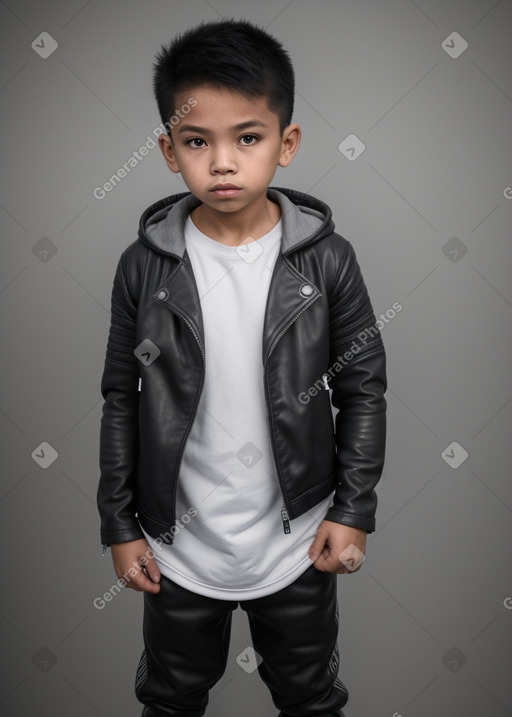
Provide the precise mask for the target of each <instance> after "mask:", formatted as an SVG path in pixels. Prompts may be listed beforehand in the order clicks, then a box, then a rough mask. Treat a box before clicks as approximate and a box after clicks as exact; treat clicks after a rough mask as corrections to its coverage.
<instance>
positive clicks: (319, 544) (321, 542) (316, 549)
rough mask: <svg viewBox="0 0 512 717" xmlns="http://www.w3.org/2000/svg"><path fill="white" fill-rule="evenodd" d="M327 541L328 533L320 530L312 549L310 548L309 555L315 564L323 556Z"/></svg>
mask: <svg viewBox="0 0 512 717" xmlns="http://www.w3.org/2000/svg"><path fill="white" fill-rule="evenodd" d="M326 540H327V532H324V531H323V530H319V531H318V533H317V534H316V537H315V539H314V540H313V542H312V543H311V547H310V548H309V551H308V555H309V558H310V560H312V561H313V562H315V561H316V560H317V559H318V558H319V556H320V555H321V554H322V552H323V551H324V549H325V543H326Z"/></svg>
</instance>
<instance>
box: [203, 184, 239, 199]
mask: <svg viewBox="0 0 512 717" xmlns="http://www.w3.org/2000/svg"><path fill="white" fill-rule="evenodd" d="M240 191H241V188H240V187H237V186H236V184H216V185H215V186H214V187H212V188H211V189H210V192H213V193H214V194H216V195H217V196H218V197H235V196H236V195H237V194H238V192H240Z"/></svg>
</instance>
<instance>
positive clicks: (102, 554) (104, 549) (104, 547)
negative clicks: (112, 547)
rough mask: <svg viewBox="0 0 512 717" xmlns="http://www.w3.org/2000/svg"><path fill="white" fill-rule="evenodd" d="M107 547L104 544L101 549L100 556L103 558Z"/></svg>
mask: <svg viewBox="0 0 512 717" xmlns="http://www.w3.org/2000/svg"><path fill="white" fill-rule="evenodd" d="M107 548H108V545H105V544H104V545H103V550H102V551H101V557H102V558H104V557H105V555H106V554H107Z"/></svg>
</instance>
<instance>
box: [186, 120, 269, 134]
mask: <svg viewBox="0 0 512 717" xmlns="http://www.w3.org/2000/svg"><path fill="white" fill-rule="evenodd" d="M251 127H267V125H266V124H265V123H264V122H261V121H260V120H248V121H247V122H241V123H240V124H236V125H234V126H233V127H231V128H230V129H235V130H238V131H240V130H243V129H250V128H251ZM181 132H198V133H199V134H208V132H209V130H208V129H206V127H197V126H196V125H192V124H184V125H183V126H182V127H180V128H179V130H178V134H180V133H181Z"/></svg>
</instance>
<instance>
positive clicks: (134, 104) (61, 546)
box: [0, 0, 512, 717]
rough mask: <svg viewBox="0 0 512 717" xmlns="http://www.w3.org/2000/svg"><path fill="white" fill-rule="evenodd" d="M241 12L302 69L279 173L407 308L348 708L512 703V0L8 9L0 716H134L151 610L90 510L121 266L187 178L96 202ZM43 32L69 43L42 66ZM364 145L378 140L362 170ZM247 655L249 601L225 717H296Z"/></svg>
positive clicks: (2, 71)
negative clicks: (185, 71)
mask: <svg viewBox="0 0 512 717" xmlns="http://www.w3.org/2000/svg"><path fill="white" fill-rule="evenodd" d="M223 15H227V16H230V17H243V18H248V19H251V20H253V21H255V22H257V23H259V24H261V25H263V26H266V27H267V28H268V29H269V31H271V32H273V33H274V34H275V35H276V36H277V37H278V38H279V39H281V40H282V41H283V43H284V45H285V47H286V48H287V49H288V50H289V52H290V54H291V56H292V58H293V61H294V63H295V68H296V73H297V96H296V113H295V120H296V121H298V122H299V123H300V124H301V126H302V128H303V131H304V139H303V144H302V147H301V150H300V153H299V155H298V156H297V158H296V159H295V160H294V162H293V165H292V166H291V167H290V168H288V169H286V170H279V171H278V173H277V175H276V178H275V181H274V184H275V185H277V186H279V185H284V186H290V187H295V188H297V189H299V190H302V191H306V192H310V193H311V194H313V195H316V196H318V197H320V198H322V199H323V200H324V201H326V202H327V203H329V204H330V205H331V206H332V207H333V211H334V218H335V221H336V225H337V229H338V231H339V232H340V233H341V234H343V235H344V236H345V237H347V238H348V239H349V240H350V241H351V242H352V243H353V245H354V246H355V249H356V252H357V255H358V258H359V262H360V264H361V267H362V270H363V274H364V276H365V280H366V283H367V285H368V288H369V290H370V294H371V297H372V301H373V304H374V308H375V310H376V313H377V314H379V313H385V312H386V310H387V309H389V308H390V307H391V306H392V304H393V303H394V302H399V303H400V304H401V305H402V307H403V308H402V310H401V311H400V312H399V313H397V314H396V316H394V318H392V320H389V323H387V324H386V326H385V327H384V329H383V338H384V341H385V344H386V347H387V352H388V357H389V391H388V394H387V397H388V403H389V442H388V453H387V462H386V467H385V472H384V475H383V478H382V482H381V484H380V490H379V497H380V502H379V509H378V516H377V517H378V529H377V532H376V533H375V534H374V535H373V536H372V537H371V539H370V540H369V546H368V557H367V560H366V562H365V564H364V565H363V568H362V570H361V571H360V572H359V573H357V575H352V576H350V575H349V576H340V577H339V578H338V586H339V600H340V610H341V627H340V638H339V642H340V651H341V676H342V678H343V680H344V681H345V682H346V683H347V685H348V687H349V691H350V693H351V698H350V701H349V705H348V707H347V711H346V714H347V717H399V715H401V716H402V717H427V716H428V717H431V716H432V715H434V714H435V715H437V716H438V717H448V716H450V717H451V716H453V715H456V716H458V715H464V716H465V717H477V715H478V716H480V715H486V717H503V716H504V715H512V681H511V679H510V645H511V637H512V629H511V626H512V609H511V608H512V579H511V577H512V576H511V569H510V545H511V517H512V516H511V510H512V495H511V490H510V478H511V470H510V461H509V457H508V455H507V452H506V446H507V445H509V444H510V429H511V417H512V403H511V399H512V378H511V373H510V348H511V345H510V344H511V341H510V327H511V307H512V286H511V282H510V270H511V268H512V263H511V259H512V244H511V242H510V226H511V218H512V198H511V197H512V189H511V187H512V163H511V155H512V150H511V131H510V129H511V127H512V77H511V69H512V43H511V31H512V3H511V2H510V0H501V2H495V1H494V0H471V1H466V2H462V0H452V1H450V2H445V1H444V0H443V1H441V0H425V1H424V2H420V0H418V1H417V2H412V0H390V1H388V2H385V3H384V2H379V1H378V0H359V1H358V2H356V1H355V0H354V1H353V2H340V1H339V0H338V1H335V0H321V1H320V2H315V3H313V2H305V1H303V0H291V1H290V0H277V1H274V2H270V1H269V0H265V1H264V2H258V3H255V2H248V0H241V1H239V2H233V0H213V2H210V1H209V0H204V1H203V0H189V1H188V2H186V3H183V2H177V1H174V2H171V1H169V0H167V1H163V0H151V1H149V2H144V3H143V2H140V1H136V0H129V1H128V2H121V1H120V0H108V1H106V2H99V0H89V2H85V3H84V2H83V0H72V1H70V0H67V2H64V1H63V0H60V1H57V0H52V1H51V2H48V1H47V2H41V3H36V2H34V1H33V0H32V1H31V2H28V1H27V2H23V0H18V2H15V0H7V1H6V2H1V3H0V23H1V26H2V40H1V42H2V45H1V46H2V50H3V62H2V64H1V67H0V87H1V91H0V100H1V101H2V103H3V108H4V112H3V133H4V134H3V136H4V139H5V141H4V143H3V146H2V149H1V160H2V168H3V172H2V175H3V177H2V190H1V208H0V216H1V220H2V225H3V234H2V261H1V279H0V311H1V321H2V324H1V340H2V354H1V360H2V366H3V368H2V374H1V375H2V389H1V401H0V411H1V412H0V428H1V434H2V477H1V481H2V483H1V495H0V498H1V499H0V521H1V526H2V574H3V575H2V577H3V587H2V591H1V605H0V617H1V620H0V641H1V644H2V646H3V650H2V652H3V661H2V665H1V671H0V676H1V677H0V679H1V686H0V713H1V714H2V715H6V716H8V717H18V716H19V717H27V716H29V717H31V716H32V715H34V716H35V715H37V716H38V717H46V716H48V717H55V715H59V716H60V715H62V716H64V715H66V716H67V715H73V716H74V717H92V716H93V715H101V716H102V717H108V716H111V715H123V716H124V717H128V716H130V715H138V714H140V706H139V704H138V702H137V701H136V700H135V697H134V696H133V687H132V686H133V680H134V674H135V669H136V665H137V662H138V658H139V654H140V651H141V646H142V643H141V629H140V627H141V626H140V623H141V615H142V611H141V596H140V594H137V593H134V592H133V591H129V590H124V591H123V592H122V593H121V594H120V595H118V596H117V597H115V599H114V600H113V601H112V602H110V603H108V604H107V605H106V607H105V608H104V609H103V610H97V609H95V608H94V606H93V599H94V598H95V597H96V596H98V595H102V594H103V593H104V592H105V591H106V590H108V589H109V588H110V586H111V585H112V583H113V582H114V580H115V576H114V573H113V571H112V566H111V559H110V555H108V556H107V557H106V558H103V559H102V558H101V557H100V552H101V548H100V544H99V530H98V529H99V520H98V516H97V511H96V507H95V492H96V485H97V480H98V459H97V454H98V432H99V421H100V412H101V397H100V393H99V382H100V377H101V372H102V368H103V359H104V352H105V345H106V336H107V332H108V326H109V308H110V292H111V286H112V279H113V275H114V270H115V266H116V264H117V260H118V258H119V255H120V253H121V251H122V250H123V248H124V247H125V246H127V245H128V244H129V243H130V242H131V241H132V240H133V239H134V238H135V236H136V230H137V226H138V219H139V216H140V214H141V213H142V211H143V210H144V209H145V208H146V207H147V206H148V205H149V204H151V203H153V202H155V201H156V200H157V199H159V198H161V197H163V196H166V195H168V194H172V193H174V192H176V191H182V190H183V189H184V185H183V184H182V183H181V180H180V178H179V177H176V176H174V175H172V174H171V173H170V172H169V170H168V169H167V168H166V166H165V164H164V162H163V159H162V157H161V155H160V153H159V151H158V149H154V150H152V151H151V152H150V153H149V155H148V156H147V157H145V158H144V159H143V161H141V163H140V164H139V165H138V166H137V167H136V168H135V169H133V170H132V171H131V173H130V174H129V176H127V177H126V178H125V179H123V181H122V182H121V183H120V184H119V185H118V186H117V187H116V188H115V189H114V191H112V192H110V193H109V194H108V195H107V196H106V197H105V199H103V200H97V199H95V198H94V197H93V190H94V188H95V187H97V186H99V185H101V184H103V183H104V182H105V181H106V180H108V178H109V177H110V176H111V175H112V174H113V173H114V172H116V171H117V170H118V168H119V167H121V166H122V164H123V163H124V162H126V161H127V160H128V158H129V157H130V156H131V155H132V152H133V151H134V150H137V149H138V147H140V146H141V145H142V144H143V143H144V142H145V141H146V138H147V135H148V134H150V133H152V131H153V129H154V128H155V127H157V125H158V124H159V122H160V120H159V117H158V114H157V111H156V105H155V103H154V100H153V97H152V91H151V65H152V62H153V58H154V55H155V52H156V51H157V50H158V49H159V47H160V44H161V43H164V42H167V41H168V40H169V39H170V37H171V36H172V35H173V34H174V33H176V32H179V31H182V30H184V29H185V28H186V27H188V26H190V25H193V24H195V23H197V22H198V21H200V20H203V19H212V18H218V17H221V16H223ZM454 31H456V32H457V33H459V35H460V36H462V38H464V40H465V41H466V42H467V43H468V44H469V46H468V47H467V49H466V50H465V51H464V52H463V53H462V54H460V56H459V57H456V58H455V57H452V56H450V55H449V54H448V53H447V52H446V51H445V49H443V46H445V47H447V49H449V50H450V52H451V53H452V55H453V54H457V51H460V49H461V48H462V47H463V44H461V43H463V41H462V40H460V39H458V38H457V39H456V40H455V41H453V42H452V41H450V40H447V41H446V42H444V41H445V39H446V38H448V37H449V36H450V35H451V33H452V32H454ZM42 32H47V33H49V34H50V35H51V36H52V37H53V38H54V39H55V40H56V41H57V43H58V48H57V49H56V50H55V52H53V53H52V54H51V55H50V56H49V57H47V58H46V59H43V57H41V56H40V55H39V54H38V52H37V51H36V50H34V49H33V48H32V47H31V45H32V43H33V41H34V40H36V39H37V38H38V37H39V36H40V34H41V33H42ZM37 44H38V45H39V46H42V45H43V44H44V47H45V48H48V47H49V45H48V39H47V40H46V41H43V43H41V41H38V42H37ZM350 134H355V135H357V137H358V138H359V139H360V140H361V142H363V143H364V144H365V145H366V149H365V151H364V152H363V153H362V154H361V155H360V156H359V157H357V158H355V159H354V158H353V157H351V159H352V160H353V161H350V160H349V159H348V158H347V157H346V156H344V155H343V154H342V152H341V151H340V150H339V149H338V146H339V144H340V143H341V142H342V141H343V140H344V139H345V137H347V136H348V135H350ZM348 144H349V145H350V144H351V143H350V141H349V142H348ZM352 145H353V142H352ZM349 149H350V147H349ZM349 155H350V152H349ZM447 244H448V246H447ZM43 442H47V443H48V444H50V446H52V447H53V449H54V450H55V451H56V452H57V454H58V456H57V459H56V460H55V461H54V462H53V463H52V464H51V465H49V466H48V467H44V464H45V461H48V458H49V457H51V453H50V452H49V451H50V449H49V448H48V447H45V446H43V448H42V449H41V448H40V445H41V443H43ZM453 442H456V443H457V445H456V446H455V447H454V448H448V447H449V446H450V444H452V443H453ZM463 450H464V451H466V452H467V453H468V457H467V458H466V460H465V461H464V462H462V463H461V464H460V465H459V466H458V467H453V466H455V465H457V464H458V463H459V462H460V460H461V458H462V457H464V455H465V454H464V453H463ZM43 454H44V458H43ZM443 456H444V458H443ZM447 461H448V462H447ZM450 463H451V465H450ZM298 629H300V626H298ZM249 645H250V639H249V633H248V629H247V625H246V621H245V614H243V613H242V612H241V611H240V610H238V611H237V612H236V613H235V616H234V631H233V637H232V644H231V652H230V657H229V664H228V668H227V670H226V673H225V675H224V677H223V678H222V680H221V681H220V682H219V683H218V685H217V686H216V687H215V688H214V690H213V691H212V694H211V702H210V706H209V708H208V711H207V714H208V715H210V716H211V717H226V716H227V717H231V716H232V715H233V716H236V717H239V716H240V715H243V716H244V717H256V716H258V717H261V716H262V715H265V717H266V716H267V715H269V716H270V715H275V714H276V710H275V708H274V707H273V705H272V703H271V701H270V699H269V696H268V694H267V690H266V687H265V686H264V685H263V683H262V682H261V681H260V679H259V677H258V673H257V672H253V673H247V672H245V671H244V670H243V669H242V668H241V667H240V666H239V664H237V662H236V657H237V656H238V655H240V654H242V653H243V652H244V650H245V649H246V647H247V646H249Z"/></svg>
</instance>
